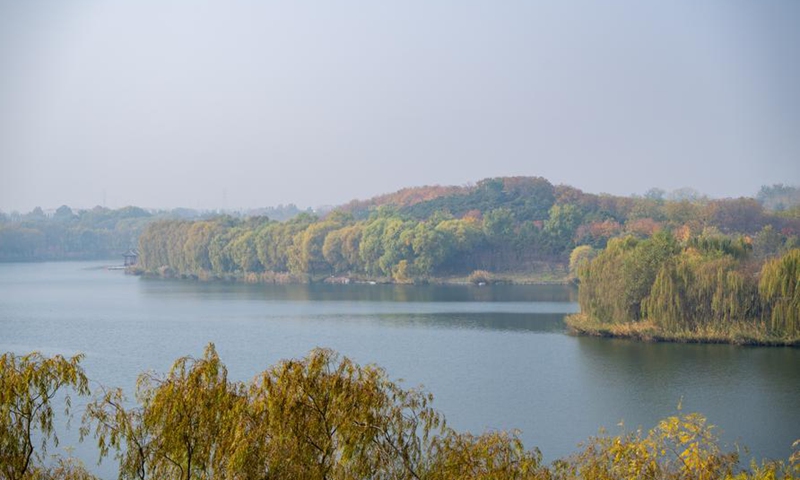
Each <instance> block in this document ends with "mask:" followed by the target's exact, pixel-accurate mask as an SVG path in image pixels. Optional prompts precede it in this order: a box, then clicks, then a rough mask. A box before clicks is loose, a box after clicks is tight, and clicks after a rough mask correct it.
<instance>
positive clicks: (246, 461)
mask: <svg viewBox="0 0 800 480" xmlns="http://www.w3.org/2000/svg"><path fill="white" fill-rule="evenodd" d="M83 358H84V356H83V355H76V356H73V357H63V356H60V355H56V356H54V357H46V356H43V355H41V354H40V353H37V352H33V353H30V354H28V355H21V356H17V355H14V354H11V353H5V354H2V355H0V477H1V478H4V479H9V480H23V479H24V480H28V479H31V480H33V479H42V480H47V479H50V480H96V479H97V477H95V476H94V475H93V474H92V473H90V472H89V471H88V470H87V469H86V467H85V465H84V464H83V463H82V462H80V461H79V460H77V459H74V458H70V457H66V458H65V457H63V456H61V455H47V454H48V453H50V452H49V451H48V450H47V447H48V446H49V447H51V448H52V447H53V446H55V445H57V444H58V440H57V436H56V429H55V428H54V419H55V418H57V417H60V416H61V415H62V412H61V410H60V408H57V407H56V405H55V403H56V399H57V398H63V396H64V395H66V398H67V401H66V411H65V412H63V415H66V416H68V417H69V416H70V414H71V410H74V407H72V403H71V402H70V401H69V399H70V398H71V397H70V396H72V397H75V396H79V397H91V400H89V401H88V402H87V403H86V407H85V409H83V415H82V422H81V424H82V426H81V437H82V438H84V439H92V440H93V441H96V442H97V445H98V449H99V454H100V457H101V458H104V457H108V456H112V457H114V458H115V459H116V460H117V461H118V465H119V478H120V479H127V478H130V479H138V480H149V479H154V480H156V479H157V480H165V479H174V480H192V479H209V480H211V479H220V480H221V479H267V478H268V479H312V480H316V479H319V480H322V479H342V480H344V479H365V480H366V479H390V478H391V479H409V480H411V479H416V480H449V479H473V480H480V479H485V480H499V479H519V480H525V479H529V480H573V479H598V480H603V479H606V480H628V479H632V478H647V479H665V480H666V479H674V480H679V479H686V480H689V479H692V480H717V479H730V480H770V479H776V478H785V479H790V478H796V477H797V475H800V451H798V450H797V448H798V447H799V446H800V443H799V442H800V441H798V442H795V444H794V448H795V451H794V453H793V454H792V455H791V456H790V458H789V459H787V460H774V459H764V460H762V461H761V462H756V461H753V462H752V463H751V464H749V465H747V464H743V462H742V458H741V455H740V453H739V449H738V447H731V446H726V445H724V444H723V443H721V441H720V440H719V438H718V436H717V434H716V432H715V429H714V427H713V426H712V425H711V424H709V423H708V421H707V420H706V418H705V417H704V416H702V415H700V414H697V413H689V414H686V413H684V412H682V411H680V407H679V411H678V412H677V414H676V415H674V416H670V417H668V418H665V419H663V420H662V421H660V422H659V423H658V424H657V425H655V426H654V427H652V428H651V429H650V430H648V431H642V430H637V431H626V430H624V429H623V430H622V431H621V432H620V433H619V434H617V435H613V434H608V433H606V432H604V431H601V433H600V434H599V435H598V436H596V437H592V438H590V439H588V440H587V441H586V443H585V444H582V445H580V446H578V450H577V452H576V453H574V454H573V455H571V456H569V457H567V458H563V459H560V460H556V461H554V462H553V463H552V464H549V465H548V464H546V463H545V462H544V461H543V460H542V455H541V452H540V450H539V449H537V448H526V447H525V445H523V443H522V441H521V440H520V438H519V434H518V433H517V432H513V431H511V432H509V431H486V432H483V433H479V434H472V433H469V432H459V431H457V430H455V429H453V428H451V427H450V426H448V424H447V422H446V418H445V416H444V414H442V413H441V412H439V411H438V410H436V409H435V408H434V407H433V403H432V402H433V395H431V394H430V393H428V392H426V391H425V390H422V389H419V388H406V387H404V386H403V385H401V384H400V383H398V382H395V381H393V380H391V379H390V378H389V376H388V375H387V373H386V372H385V371H384V370H383V369H381V368H380V367H377V366H373V365H366V366H361V365H359V364H357V363H355V362H353V361H352V360H350V359H348V358H347V357H341V356H339V355H338V354H337V353H336V352H334V351H331V350H327V349H316V350H313V351H312V352H311V353H310V354H309V355H308V356H307V357H305V358H300V359H291V360H284V361H281V362H279V363H278V364H276V365H273V366H271V367H268V368H267V369H266V370H264V371H263V372H261V373H259V374H257V375H256V376H255V378H253V380H251V381H249V382H239V381H233V380H231V379H229V377H228V371H227V368H226V367H225V364H224V363H223V362H222V361H221V359H220V357H219V355H218V354H217V352H216V349H215V348H214V345H213V344H209V345H208V346H207V347H206V350H205V353H204V355H203V356H202V357H200V358H192V357H182V358H179V359H177V360H176V361H175V363H174V364H173V366H172V368H171V369H170V370H169V372H167V373H164V374H159V373H156V372H152V371H149V372H144V373H142V374H140V376H139V379H138V381H137V383H136V385H137V387H136V395H135V400H131V399H129V398H128V397H126V395H125V393H124V392H123V391H122V390H121V389H119V388H113V387H108V386H99V385H96V384H94V382H90V380H89V377H88V376H87V372H85V371H84V369H83V367H82V365H81V362H82V360H83ZM92 390H94V392H93V391H92ZM92 394H94V395H92ZM76 404H77V402H76Z"/></svg>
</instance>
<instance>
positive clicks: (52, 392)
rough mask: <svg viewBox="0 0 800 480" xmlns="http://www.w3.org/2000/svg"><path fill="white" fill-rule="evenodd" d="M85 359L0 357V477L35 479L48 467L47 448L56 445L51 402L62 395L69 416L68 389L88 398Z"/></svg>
mask: <svg viewBox="0 0 800 480" xmlns="http://www.w3.org/2000/svg"><path fill="white" fill-rule="evenodd" d="M82 359H83V355H75V356H73V357H71V358H65V357H62V356H61V355H56V356H54V357H51V358H47V357H44V356H42V355H41V354H39V353H37V352H34V353H30V354H28V355H23V356H16V355H14V354H12V353H5V354H3V355H2V356H0V478H4V479H8V480H22V479H29V478H36V475H41V474H42V472H45V471H46V470H47V469H46V467H45V458H46V453H47V447H48V445H49V444H50V443H51V442H52V444H53V445H58V437H57V435H56V433H55V430H54V427H53V421H54V419H55V412H54V410H53V400H54V398H55V397H56V395H57V394H58V395H61V394H62V393H64V394H65V396H64V405H65V410H64V413H65V415H67V416H69V415H70V410H71V405H72V402H71V395H70V391H72V392H74V393H77V394H78V395H88V394H89V386H88V383H89V382H88V379H87V378H86V374H85V373H84V371H83V368H82V367H81V366H80V362H81V360H82Z"/></svg>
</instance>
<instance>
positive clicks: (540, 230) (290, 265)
mask: <svg viewBox="0 0 800 480" xmlns="http://www.w3.org/2000/svg"><path fill="white" fill-rule="evenodd" d="M781 192H782V190H781ZM674 198H675V199H674V200H670V199H667V198H665V194H664V193H663V192H652V191H651V192H648V194H647V195H646V196H644V197H617V196H611V195H594V194H587V193H584V192H582V191H580V190H578V189H575V188H573V187H569V186H563V185H560V186H554V185H552V184H551V183H550V182H548V181H547V180H545V179H543V178H540V177H508V178H495V179H487V180H483V181H481V182H478V184H476V185H474V186H471V187H453V188H444V187H421V188H418V189H406V190H401V191H400V192H398V193H396V194H393V195H388V196H382V197H377V198H376V199H374V200H373V201H372V202H351V203H350V204H348V205H346V206H344V207H342V208H340V209H338V210H335V211H333V212H332V213H329V214H327V215H325V216H323V217H316V216H314V215H310V214H301V215H298V216H297V217H295V218H293V219H291V220H289V221H286V222H278V221H274V220H271V219H269V218H267V217H250V218H246V219H242V218H232V217H219V218H214V219H207V220H202V221H159V222H153V223H151V224H149V225H148V226H147V228H146V229H145V230H144V232H143V234H142V236H141V237H140V242H139V250H140V252H141V258H140V261H141V263H140V268H141V269H142V270H144V271H148V272H160V273H163V274H168V275H169V274H172V275H180V276H192V277H199V278H213V277H237V276H238V277H244V278H251V279H267V280H269V279H273V280H274V279H276V278H278V277H276V275H278V276H279V275H285V276H286V277H284V278H288V279H294V280H300V279H303V278H308V277H309V276H311V277H314V276H318V277H320V276H339V275H347V276H366V277H383V278H388V279H392V280H394V281H399V282H407V281H415V280H420V279H422V280H424V279H426V278H429V277H432V276H433V277H436V276H446V275H453V274H456V275H458V274H468V273H470V272H472V271H474V270H485V271H489V272H509V271H518V272H525V271H530V270H531V269H532V266H533V265H535V264H536V263H537V262H538V263H548V264H552V265H562V266H566V265H567V263H568V259H569V255H570V253H571V252H572V251H573V249H574V248H575V247H580V246H588V247H591V248H593V249H602V248H604V247H605V246H606V244H607V243H608V242H609V240H610V239H613V238H619V237H624V236H627V235H630V236H633V237H636V238H648V237H651V236H652V235H653V234H655V233H656V232H658V231H660V230H674V231H680V232H683V233H682V234H693V235H697V234H699V233H701V232H703V231H706V230H714V231H718V232H720V233H728V234H730V233H741V234H745V235H749V236H751V237H752V238H754V239H755V242H756V245H757V248H756V250H757V253H758V254H759V255H763V256H769V255H774V254H776V253H777V251H778V249H779V248H782V246H783V245H784V244H786V242H790V243H791V242H795V244H796V243H797V242H798V240H797V235H798V233H800V214H798V213H800V211H796V210H791V209H788V210H787V209H783V210H782V211H780V212H777V211H769V210H766V209H765V208H764V207H763V205H762V204H761V203H759V201H757V200H755V199H747V198H740V199H726V200H708V199H706V198H704V197H699V196H696V195H689V194H686V193H685V192H684V194H683V195H682V196H677V197H674ZM687 232H688V233H687Z"/></svg>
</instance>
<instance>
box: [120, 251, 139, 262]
mask: <svg viewBox="0 0 800 480" xmlns="http://www.w3.org/2000/svg"><path fill="white" fill-rule="evenodd" d="M122 256H123V258H125V266H126V267H132V266H133V265H136V260H137V259H138V258H139V251H138V250H136V249H135V248H131V249H130V250H128V251H127V252H125V253H123V254H122Z"/></svg>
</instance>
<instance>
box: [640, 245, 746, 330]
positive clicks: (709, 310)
mask: <svg viewBox="0 0 800 480" xmlns="http://www.w3.org/2000/svg"><path fill="white" fill-rule="evenodd" d="M737 267H739V262H738V261H737V260H736V259H735V258H734V257H732V256H730V255H722V256H710V257H709V256H705V255H702V254H701V253H699V252H697V251H696V250H694V249H689V250H687V251H684V252H683V253H681V254H679V255H677V256H676V257H675V258H673V259H671V260H670V261H669V262H666V263H665V264H664V265H663V266H662V268H661V270H660V271H659V273H658V275H657V277H656V279H655V282H654V283H653V286H652V288H651V290H650V295H649V296H648V297H647V298H645V300H644V301H643V302H642V310H643V313H644V315H645V316H646V317H647V318H649V319H651V320H653V321H654V322H655V323H656V324H657V325H659V326H661V327H662V328H664V329H665V330H667V331H672V332H675V331H680V330H686V329H688V330H695V329H697V328H700V327H703V326H715V327H722V328H727V327H730V326H731V325H733V324H735V323H738V322H745V321H754V320H757V319H758V316H759V314H760V308H761V304H760V302H759V299H758V292H757V286H756V282H755V280H754V279H753V278H752V276H750V275H748V274H746V273H743V272H741V271H739V270H738V269H737Z"/></svg>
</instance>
